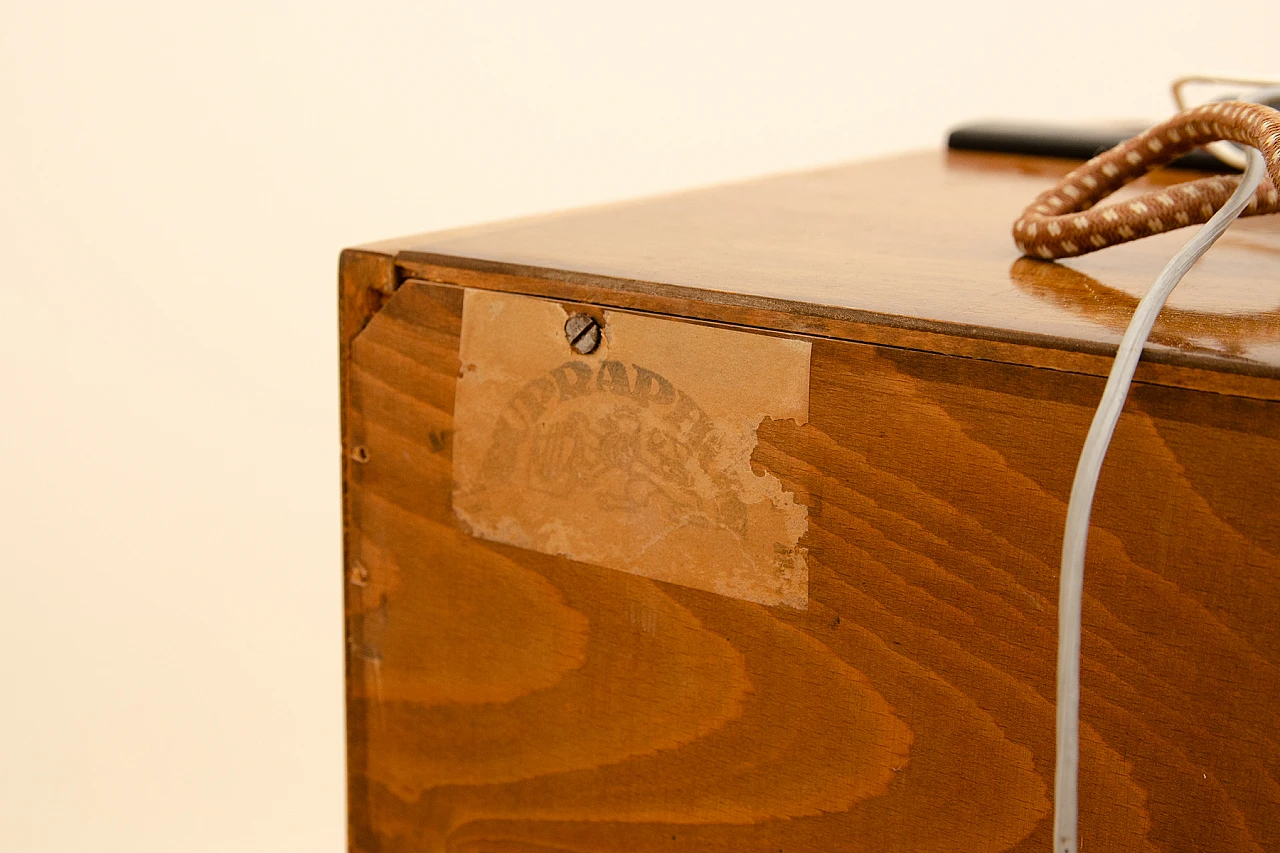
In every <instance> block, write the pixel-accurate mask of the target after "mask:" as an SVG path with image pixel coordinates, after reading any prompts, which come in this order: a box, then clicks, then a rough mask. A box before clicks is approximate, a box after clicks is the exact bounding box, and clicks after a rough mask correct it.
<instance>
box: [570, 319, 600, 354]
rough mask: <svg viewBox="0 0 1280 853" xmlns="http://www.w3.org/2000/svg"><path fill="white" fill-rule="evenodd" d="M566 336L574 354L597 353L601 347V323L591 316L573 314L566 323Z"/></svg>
mask: <svg viewBox="0 0 1280 853" xmlns="http://www.w3.org/2000/svg"><path fill="white" fill-rule="evenodd" d="M564 336H565V339H566V340H568V341H569V346H571V347H573V351H574V352H577V353H581V354H582V355H587V354H588V353H592V352H595V351H596V347H598V346H600V322H599V321H598V320H596V318H595V317H592V316H591V315H590V314H572V315H570V317H569V319H568V320H565V321H564Z"/></svg>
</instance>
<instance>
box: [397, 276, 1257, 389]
mask: <svg viewBox="0 0 1280 853" xmlns="http://www.w3.org/2000/svg"><path fill="white" fill-rule="evenodd" d="M404 281H418V282H423V283H424V284H443V285H447V286H449V287H461V288H464V289H465V288H467V287H471V286H472V285H463V284H457V283H456V282H451V281H444V280H441V279H433V278H420V277H418V276H407V277H405V278H404ZM482 289H483V288H482ZM500 292H502V293H512V294H513V295H516V296H528V297H530V298H534V299H548V300H551V301H554V302H569V303H573V304H575V305H591V306H594V305H596V303H594V302H588V301H584V300H579V299H566V298H562V297H556V296H545V295H543V294H538V293H522V292H519V291H506V290H503V291H500ZM602 307H604V308H605V309H606V310H609V311H625V312H629V313H636V314H642V315H649V316H655V317H663V318H667V319H674V320H683V321H685V322H696V323H705V324H707V325H710V326H717V327H721V328H727V329H743V330H749V331H752V332H769V333H772V334H774V335H777V336H780V337H789V336H795V335H799V336H802V337H806V338H813V339H814V340H821V341H830V342H831V343H840V344H856V345H861V346H869V347H882V348H884V349H891V350H894V351H898V352H911V353H920V354H922V355H936V356H940V357H942V358H963V359H968V360H969V361H976V362H981V363H983V364H1001V365H1006V366H1010V367H1025V368H1028V369H1031V370H1052V371H1053V372H1055V373H1063V374H1066V375H1069V376H1085V377H1091V378H1093V379H1106V376H1107V374H1106V371H1105V370H1103V371H1100V372H1098V373H1089V372H1086V371H1083V370H1073V369H1071V368H1069V367H1059V366H1055V365H1051V364H1028V363H1024V362H1017V361H1006V360H1001V359H997V358H987V357H984V356H981V355H971V354H968V353H959V352H939V351H937V350H931V349H921V348H920V347H912V346H906V345H904V344H890V343H881V342H877V341H860V340H853V339H850V338H838V337H835V336H833V335H825V334H822V333H819V332H791V331H788V330H785V329H775V328H771V327H767V326H753V325H749V324H746V323H726V322H722V321H717V320H705V319H702V318H699V317H689V316H687V315H684V314H674V313H666V312H663V311H650V310H640V309H635V308H620V307H616V306H602ZM952 337H958V338H960V339H962V340H970V339H969V338H965V337H963V336H961V335H955V336H952ZM996 343H1002V344H1005V345H1007V346H1025V347H1028V348H1031V349H1044V350H1049V351H1051V352H1052V351H1053V350H1052V348H1051V347H1041V346H1036V345H1035V344H1012V343H1005V342H1001V341H997V342H996ZM1071 355H1079V356H1084V357H1086V358H1100V359H1110V358H1114V353H1112V354H1111V355H1108V354H1106V353H1093V352H1078V353H1071ZM1147 363H1148V364H1154V365H1156V366H1161V367H1166V368H1168V369H1170V370H1196V371H1205V370H1207V368H1203V367H1181V366H1178V365H1165V364H1161V363H1159V362H1147ZM1228 375H1232V376H1237V375H1238V376H1241V377H1242V378H1245V379H1258V380H1259V381H1262V382H1274V381H1275V380H1274V379H1272V378H1270V377H1266V376H1262V377H1254V376H1251V375H1250V374H1228ZM1133 384H1135V385H1143V386H1146V387H1150V388H1172V389H1178V390H1184V391H1193V392H1196V393H1200V394H1216V395H1218V396H1220V397H1232V398H1236V399H1241V400H1257V401H1259V402H1263V403H1276V402H1280V392H1277V393H1276V394H1275V395H1266V394H1241V393H1239V392H1235V391H1222V390H1215V389H1212V388H1204V387H1201V386H1199V385H1175V384H1171V383H1162V382H1154V381H1152V380H1150V379H1134V380H1133Z"/></svg>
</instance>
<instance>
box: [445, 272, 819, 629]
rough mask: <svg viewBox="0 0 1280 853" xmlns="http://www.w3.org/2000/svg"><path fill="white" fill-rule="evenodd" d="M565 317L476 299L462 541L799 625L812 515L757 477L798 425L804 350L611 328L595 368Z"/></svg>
mask: <svg viewBox="0 0 1280 853" xmlns="http://www.w3.org/2000/svg"><path fill="white" fill-rule="evenodd" d="M568 316H569V314H568V313H567V312H566V311H565V310H564V309H563V308H562V307H561V306H560V305H559V304H558V303H556V302H552V301H548V300H543V299H536V298H532V297H527V296H514V295H511V294H505V293H496V292H491V291H485V290H468V291H467V292H466V295H465V299H464V302H463V312H462V342H461V349H460V359H461V362H462V373H461V376H460V378H459V380H458V386H457V394H456V397H455V403H454V430H455V434H454V447H453V472H454V475H453V476H454V489H453V507H454V512H455V513H456V514H457V516H458V518H459V519H460V520H461V521H462V522H463V524H464V526H465V527H467V528H468V529H469V530H470V532H471V533H472V534H473V535H475V536H479V537H481V538H484V539H489V540H492V541H494V542H504V543H507V544H510V545H517V546H520V547H522V548H530V549H533V550H535V551H541V552H543V553H547V554H556V555H562V556H565V557H568V558H570V559H573V560H578V561H581V562H584V563H592V564H594V565H597V566H604V567H606V568H610V569H617V570H619V571H623V572H630V573H632V574H636V575H643V576H644V577H648V578H654V579H657V580H662V581H667V582H670V583H675V584H681V585H683V586H688V587H693V588H695V589H701V590H706V591H709V592H715V593H719V594H721V595H726V596H732V597H734V598H739V599H744V600H746V601H753V602H758V603H760V604H766V605H786V606H789V607H794V608H798V609H805V608H806V607H807V605H808V598H809V592H808V590H809V575H808V569H807V567H806V565H805V555H804V549H803V548H802V547H800V546H799V544H798V543H799V540H800V537H801V536H803V535H804V533H805V531H806V530H807V529H808V510H807V508H806V507H805V506H804V505H803V504H799V503H796V501H795V500H794V496H793V494H792V493H791V492H786V491H784V490H783V489H782V485H781V483H780V482H779V481H778V479H777V478H776V477H775V476H773V475H772V474H769V473H762V474H757V473H755V472H753V471H752V469H751V454H752V451H753V450H754V449H755V447H756V443H757V438H756V429H757V427H758V426H759V425H760V422H761V421H762V420H763V419H764V418H766V417H769V418H775V419H780V418H790V419H794V420H795V421H797V422H798V423H805V422H806V421H807V420H808V415H809V354H810V345H809V342H807V341H800V340H793V339H788V338H779V337H773V336H770V335H762V334H755V333H750V332H743V331H737V330H731V329H723V328H714V327H710V326H700V325H697V324H694V323H687V322H682V321H678V320H667V319H660V318H656V317H651V316H642V315H636V314H627V313H624V312H605V313H604V315H603V322H602V327H603V337H602V340H601V343H600V346H599V348H598V349H596V351H595V352H593V353H591V354H589V355H579V354H577V353H576V352H574V351H573V350H572V349H571V348H570V346H569V343H568V341H567V340H566V338H565V332H564V324H565V321H566V320H567V319H568Z"/></svg>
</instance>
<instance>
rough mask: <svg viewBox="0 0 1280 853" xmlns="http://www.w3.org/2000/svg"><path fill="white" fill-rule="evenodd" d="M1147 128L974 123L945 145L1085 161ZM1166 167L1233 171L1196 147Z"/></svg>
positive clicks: (952, 135)
mask: <svg viewBox="0 0 1280 853" xmlns="http://www.w3.org/2000/svg"><path fill="white" fill-rule="evenodd" d="M1144 130H1146V126H1145V125H1135V126H1133V127H1131V128H1126V127H1111V128H1098V127H1055V126H1053V125H1043V124H1039V125H1037V124H1017V123H1014V122H998V121H991V122H977V123H975V124H967V125H964V126H962V127H957V128H956V129H955V130H953V131H951V135H950V136H948V137H947V147H948V148H952V149H955V150H957V151H994V152H997V153H1000V154H1032V155H1035V156H1039V157H1066V158H1069V159H1072V160H1088V159H1090V158H1091V157H1095V156H1097V155H1098V154H1101V153H1102V152H1103V151H1106V150H1108V149H1110V148H1115V147H1116V146H1117V145H1119V144H1120V143H1121V142H1124V141H1125V140H1126V139H1130V138H1132V137H1134V136H1136V135H1138V134H1139V133H1141V132H1142V131H1144ZM1166 168H1169V169H1196V170H1197V171H1201V172H1233V171H1235V170H1234V169H1232V168H1231V167H1229V166H1227V165H1226V164H1225V163H1223V162H1222V161H1221V160H1219V159H1218V158H1217V157H1214V156H1213V155H1212V154H1210V153H1209V152H1208V151H1205V150H1204V149H1203V148H1197V149H1196V150H1195V151H1192V152H1191V153H1189V154H1184V155H1182V156H1181V157H1179V158H1178V159H1177V160H1174V161H1173V162H1171V163H1169V164H1168V165H1167V166H1166Z"/></svg>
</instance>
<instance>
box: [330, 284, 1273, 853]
mask: <svg viewBox="0 0 1280 853" xmlns="http://www.w3.org/2000/svg"><path fill="white" fill-rule="evenodd" d="M402 262H403V259H402ZM1006 268H1007V264H1006ZM1108 281H1110V279H1108ZM489 286H495V284H494V282H493V281H490V282H489ZM1032 298H1035V297H1032ZM762 310H763V309H762ZM460 311H461V290H460V289H459V288H457V287H451V286H446V285H439V284H430V283H426V282H419V281H409V282H406V283H404V284H402V285H401V286H400V288H399V290H398V291H397V292H396V293H395V295H394V296H392V297H391V298H390V299H388V300H387V302H386V304H385V306H384V307H383V308H382V309H381V310H380V311H379V312H378V313H377V314H376V315H374V316H373V317H372V319H370V320H369V321H368V324H367V326H365V327H364V330H363V331H362V332H360V333H359V334H358V335H357V336H355V337H354V340H353V341H352V343H351V350H350V358H351V363H350V366H349V373H348V376H349V386H348V398H347V405H348V407H349V412H348V414H347V420H346V423H347V427H346V429H347V434H346V442H347V447H346V451H347V454H348V458H349V459H351V460H352V461H351V463H350V464H349V467H348V472H347V477H348V489H349V501H348V519H347V520H348V546H347V548H348V557H347V559H348V565H347V634H348V711H349V714H348V724H349V738H350V752H349V772H350V792H351V829H352V835H351V843H352V849H354V850H361V851H386V853H391V851H410V850H413V851H419V850H422V851H468V853H481V851H485V853H533V851H544V853H545V851H576V852H577V853H587V851H592V853H606V851H609V853H613V851H617V852H618V853H621V852H622V851H637V852H638V853H648V851H680V850H687V851H708V853H710V852H711V851H733V852H734V853H738V851H748V850H751V851H775V850H776V851H787V853H792V851H815V853H817V852H818V851H824V853H825V851H833V850H851V851H852V850H868V851H904V853H905V851H913V852H914V851H939V853H942V851H947V853H952V851H956V850H982V851H1004V850H1011V851H1037V850H1045V849H1048V848H1049V845H1050V829H1051V818H1050V813H1051V804H1050V801H1049V798H1050V793H1051V790H1052V773H1053V704H1052V696H1053V666H1054V631H1055V625H1056V612H1055V611H1056V600H1057V593H1056V583H1057V578H1056V563H1057V551H1058V547H1059V544H1058V543H1059V541H1060V539H1059V537H1060V534H1061V528H1062V523H1063V520H1064V516H1065V507H1066V498H1067V494H1068V491H1069V487H1070V479H1071V473H1072V471H1073V469H1074V465H1075V455H1076V453H1077V452H1078V448H1079V446H1080V444H1081V443H1082V441H1083V437H1084V434H1085V431H1086V429H1087V426H1088V422H1089V419H1090V417H1091V415H1092V410H1093V406H1094V405H1095V404H1096V402H1097V399H1098V396H1099V395H1100V393H1101V389H1102V380H1101V379H1100V378H1098V377H1096V376H1090V375H1083V374H1077V373H1071V372H1067V371H1063V370H1058V369H1044V368H1038V367H1031V366H1026V365H1021V364H1007V363H999V362H996V361H986V360H981V359H978V358H959V357H955V356H950V355H942V354H937V353H932V352H921V351H914V350H908V349H902V348H897V347H890V346H879V345H872V344H867V343H858V342H849V341H840V340H831V339H828V338H823V337H815V338H814V339H813V350H812V374H811V382H810V415H809V423H808V424H805V425H804V426H797V425H795V424H794V422H791V421H766V422H765V423H764V424H763V425H762V426H761V428H760V429H759V437H760V443H759V446H758V447H757V449H756V451H755V454H754V456H753V460H752V461H753V464H754V465H755V466H757V467H758V468H759V469H760V470H762V471H763V470H767V471H769V472H772V473H773V474H775V475H776V476H777V477H779V478H780V479H781V480H782V482H783V483H784V485H786V487H787V488H788V489H790V490H793V491H794V492H795V494H796V495H797V499H798V500H802V501H803V502H805V503H806V504H807V505H808V506H809V509H810V515H809V518H810V523H809V530H808V533H807V535H806V537H805V539H804V540H802V543H801V544H802V545H805V546H806V547H807V548H808V549H809V571H810V605H809V609H808V610H807V611H804V612H799V611H794V610H791V609H788V608H768V607H763V606H759V605H754V604H750V603H746V602H742V601H738V600H734V599H728V598H723V597H719V596H716V595H714V594H711V593H705V592H700V591H697V590H691V589H686V588H682V587H678V586H673V585H669V584H663V583H660V582H657V581H652V580H648V579H645V578H641V577H637V576H633V575H628V574H624V573H621V572H615V571H610V570H607V569H601V568H596V567H593V566H589V565H585V564H579V563H574V562H571V561H568V560H565V559H563V558H557V557H552V556H547V555H543V554H539V553H534V552H530V551H525V550H521V549H518V548H514V547H509V546H503V545H496V544H492V543H487V542H484V541H481V540H477V539H473V538H471V537H469V536H467V535H465V534H464V533H462V532H461V531H459V530H458V529H457V526H456V523H455V521H454V517H453V513H452V511H451V508H450V505H449V495H450V488H451V465H450V453H451V436H452V432H451V430H452V410H453V393H454V385H455V382H456V377H457V375H458V370H459V368H460V364H459V362H458V358H457V352H458V333H459V328H460ZM1063 313H1066V312H1063ZM762 319H767V318H762ZM1277 405H1280V404H1277V403H1274V402H1270V401H1267V400H1258V399H1250V398H1248V397H1244V396H1231V395H1224V394H1211V393H1203V392H1198V391H1192V390H1187V389H1185V388H1173V387H1165V386H1162V385H1157V384H1150V383H1139V384H1138V385H1136V386H1135V390H1134V392H1133V395H1132V397H1131V401H1130V405H1129V407H1128V409H1127V411H1126V414H1125V416H1124V417H1123V418H1122V419H1121V422H1120V426H1119V428H1118V430H1117V433H1116V439H1115V444H1114V447H1113V451H1112V454H1111V457H1110V459H1109V461H1108V464H1107V466H1106V467H1105V468H1104V471H1103V476H1102V482H1101V486H1100V489H1099V497H1098V503H1097V508H1096V510H1095V517H1094V523H1095V529H1094V533H1093V536H1092V539H1091V543H1090V552H1089V562H1088V574H1087V578H1086V586H1085V609H1084V630H1085V638H1084V664H1083V670H1082V672H1083V683H1084V695H1083V700H1082V717H1083V720H1084V722H1085V728H1084V731H1083V733H1082V748H1081V765H1082V770H1081V791H1082V794H1081V813H1082V837H1083V838H1084V840H1085V844H1086V845H1087V848H1088V849H1089V850H1091V851H1121V850H1124V851H1131V850H1141V849H1146V850H1190V851H1262V850H1269V849H1277V848H1278V847H1280V738H1277V736H1276V730H1277V725H1278V724H1280V712H1278V711H1277V706H1276V702H1275V697H1276V696H1277V695H1280V668H1278V667H1280V624H1278V623H1277V620H1275V618H1274V614H1275V613H1276V611H1277V605H1278V604H1280V572H1278V571H1277V569H1280V566H1278V565H1277V562H1278V560H1280V534H1278V533H1277V531H1280V524H1278V523H1277V522H1278V521H1280V518H1278V517H1277V515H1278V514H1280V510H1277V507H1276V504H1275V502H1274V501H1273V500H1272V499H1271V495H1272V488H1273V485H1272V484H1273V483H1274V482H1276V479H1277V475H1280V470H1277V469H1278V468H1280V412H1278V410H1277V408H1276V407H1277ZM356 448H359V449H360V452H359V453H356V452H355V449H356Z"/></svg>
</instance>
